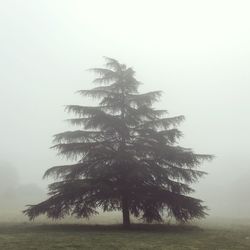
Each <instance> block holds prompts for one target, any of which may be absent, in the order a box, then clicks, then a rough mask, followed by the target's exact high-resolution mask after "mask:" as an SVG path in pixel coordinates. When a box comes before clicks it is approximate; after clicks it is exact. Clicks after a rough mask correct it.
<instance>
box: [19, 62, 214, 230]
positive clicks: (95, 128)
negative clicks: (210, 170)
mask: <svg viewBox="0 0 250 250" xmlns="http://www.w3.org/2000/svg"><path fill="white" fill-rule="evenodd" d="M105 59H106V68H94V69H92V71H93V72H95V73H96V74H98V78H96V79H95V80H94V83H97V84H99V86H98V87H95V88H93V89H90V90H80V91H79V94H81V95H82V96H89V97H93V98H96V99H98V100H99V105H98V106H95V107H94V106H78V105H69V106H67V107H66V110H67V111H68V112H70V113H73V114H75V115H76V116H77V118H75V119H70V120H69V121H70V122H71V123H72V124H74V125H77V126H79V127H80V128H81V129H82V130H76V131H67V132H63V133H60V134H57V135H55V138H54V139H55V143H57V144H56V145H55V146H53V148H55V149H57V150H58V152H59V153H60V154H62V155H64V156H66V157H67V158H69V159H75V160H76V161H77V162H76V163H75V164H71V165H64V166H55V167H52V168H50V169H48V170H47V171H46V172H45V174H44V177H47V176H54V177H55V178H56V179H58V181H57V182H55V183H53V184H51V185H49V196H50V197H49V198H48V199H47V200H45V201H43V202H41V203H39V204H37V205H29V207H28V208H27V209H26V210H25V211H24V213H25V214H27V215H28V216H29V218H30V219H34V218H35V217H36V216H38V215H40V214H46V215H47V216H48V217H50V218H62V217H64V216H65V215H75V216H77V217H84V218H88V217H89V216H91V215H93V214H96V213H97V211H96V209H97V208H102V209H103V211H113V210H120V211H122V214H123V225H124V226H129V225H130V214H131V215H133V216H135V217H139V218H142V219H143V220H144V221H146V222H149V223H150V222H153V221H157V222H161V221H162V220H163V212H167V213H168V215H169V216H173V217H175V218H176V219H177V220H180V221H184V222H185V221H188V220H191V219H193V218H202V217H204V216H205V215H206V213H205V209H206V207H205V206H203V205H202V201H201V200H199V199H195V198H192V197H190V196H188V194H189V193H191V192H192V191H193V189H192V188H191V187H190V184H191V183H193V182H195V181H197V179H198V178H199V177H201V176H202V175H204V174H205V172H203V171H198V170H197V168H196V167H197V166H199V165H200V164H201V163H202V161H203V160H209V159H211V158H212V156H211V155H204V154H195V153H193V152H192V151H191V150H190V149H187V148H183V147H180V146H178V144H177V141H178V138H180V137H181V135H182V134H181V132H180V131H179V130H178V129H177V128H176V126H177V125H178V124H179V123H180V122H181V121H183V119H184V117H183V116H176V117H167V116H166V115H167V112H166V110H157V109H154V108H153V107H152V105H153V103H154V102H155V101H157V100H158V98H159V97H160V95H161V92H160V91H154V92H149V93H145V94H139V93H138V86H139V85H140V83H139V82H138V81H137V80H136V79H135V72H134V70H133V69H132V68H129V67H127V66H126V65H124V64H120V63H119V62H118V61H117V60H114V59H111V58H105Z"/></svg>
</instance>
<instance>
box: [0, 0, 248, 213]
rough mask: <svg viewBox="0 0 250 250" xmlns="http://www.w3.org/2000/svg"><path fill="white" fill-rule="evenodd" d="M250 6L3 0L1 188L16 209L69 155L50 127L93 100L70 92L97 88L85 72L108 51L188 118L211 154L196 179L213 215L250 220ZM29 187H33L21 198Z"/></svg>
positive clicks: (186, 129)
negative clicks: (59, 148)
mask: <svg viewBox="0 0 250 250" xmlns="http://www.w3.org/2000/svg"><path fill="white" fill-rule="evenodd" d="M249 8H250V3H249V1H226V0H225V1H222V0H221V1H220V0H216V1H198V0H197V1H192V0H190V1H184V0H183V1H166V0H165V1H164V0H162V1H161V0H155V1H146V0H144V1H142V0H137V1H132V0H127V1H120V0H116V1H115V0H113V1H111V0H107V1H97V0H92V1H87V0H86V1H80V0H74V1H66V0H53V1H48V0H44V1H32V0H25V1H20V0H16V1H14V0H9V1H3V0H2V1H0V30H1V32H0V52H1V53H0V54H1V57H0V66H1V70H0V105H1V130H0V138H1V141H0V152H1V154H0V162H1V165H0V175H1V176H0V182H1V183H0V189H1V197H3V196H4V194H3V193H4V190H8V191H9V192H10V191H11V190H12V191H13V193H15V194H17V196H19V198H20V197H21V196H22V197H23V199H22V201H21V206H20V207H22V206H23V204H30V203H32V202H37V200H39V199H38V197H43V195H44V193H45V192H46V186H47V184H48V182H49V181H51V180H42V175H43V173H44V171H45V170H46V169H48V168H49V167H51V166H54V165H59V164H60V163H62V162H64V161H65V160H64V159H62V158H60V157H58V156H57V154H56V152H55V151H53V150H52V149H50V146H52V135H53V134H56V133H58V132H62V131H65V130H69V129H70V128H72V127H70V126H69V125H68V124H67V123H66V122H64V120H65V119H67V118H69V116H68V115H67V114H66V113H65V112H64V105H67V104H84V103H85V104H86V103H87V102H88V100H86V99H82V98H81V97H80V96H78V95H76V94H75V92H76V91H77V90H79V89H88V88H91V87H92V86H93V84H92V83H91V81H92V80H93V78H94V75H93V74H91V73H89V72H88V71H86V69H88V68H91V67H100V66H102V65H103V63H104V61H103V58H102V56H108V57H113V58H116V59H117V60H119V61H121V62H123V63H125V64H127V65H129V66H132V67H133V68H134V69H135V71H136V72H137V74H136V76H137V79H138V80H139V81H141V82H143V83H144V84H143V85H142V87H141V89H140V90H141V91H142V92H145V91H151V90H162V91H163V92H164V95H163V96H162V99H161V101H160V102H159V103H158V104H157V106H158V107H161V108H162V109H167V110H168V111H169V113H170V115H179V114H182V115H185V117H186V120H185V122H184V123H183V124H182V125H181V126H180V129H181V130H182V131H183V133H184V138H183V139H182V140H181V145H183V146H186V147H190V148H192V149H194V151H195V152H197V153H208V154H213V155H215V156H216V158H215V159H214V160H213V161H212V162H209V163H205V164H204V165H203V166H202V169H203V170H205V171H207V172H208V175H207V176H205V177H204V178H202V179H200V181H199V183H198V184H195V185H194V187H195V188H196V190H197V192H196V193H195V196H196V197H199V198H201V199H202V200H204V201H205V204H206V205H207V206H208V207H209V208H210V211H209V213H210V214H211V216H228V217H229V216H233V217H249V210H250V199H249V191H250V182H249V178H250V154H249V148H250V142H249V138H250V118H249V109H250V98H249V93H250V87H249V83H250V73H249V72H250V70H249V66H250V30H249V29H250V28H249V23H250V16H249ZM88 104H89V103H88ZM21 187H23V189H25V188H24V187H26V189H25V190H26V191H25V190H23V192H21V191H20V190H22V189H21ZM36 188H37V189H36ZM27 190H37V193H36V195H34V196H32V195H20V193H22V194H24V193H25V194H27ZM13 200H15V199H13ZM3 201H4V198H1V204H3ZM10 206H15V205H13V204H12V205H11V204H10Z"/></svg>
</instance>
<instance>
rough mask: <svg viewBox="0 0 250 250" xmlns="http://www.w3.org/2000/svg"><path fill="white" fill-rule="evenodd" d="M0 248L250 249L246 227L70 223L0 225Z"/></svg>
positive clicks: (249, 237) (100, 249) (23, 249)
mask: <svg viewBox="0 0 250 250" xmlns="http://www.w3.org/2000/svg"><path fill="white" fill-rule="evenodd" d="M0 249H1V250H9V249H11V250H17V249H18V250H29V249H41V250H45V249H46V250H47V249H48V250H53V249H67V250H73V249H93V250H94V249H99V250H105V249H108V250H112V249H119V250H125V249H127V250H133V249H141V250H142V249H157V250H161V249H177V250H179V249H180V250H181V249H193V250H194V249H208V250H213V249H216V250H219V249H220V250H222V249H224V250H230V249H232V250H235V249H250V226H241V227H234V228H217V229H212V228H199V227H196V226H169V225H168V226H167V225H165V226H164V225H149V226H145V225H133V227H132V228H131V230H129V231H128V230H124V229H122V228H121V227H120V226H115V225H112V226H94V225H92V226H90V225H73V224H61V225H60V224H54V225H53V224H51V225H48V224H45V225H39V224H30V223H19V224H13V223H12V224H11V223H3V224H0Z"/></svg>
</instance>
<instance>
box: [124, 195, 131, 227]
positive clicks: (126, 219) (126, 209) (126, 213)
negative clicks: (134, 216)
mask: <svg viewBox="0 0 250 250" xmlns="http://www.w3.org/2000/svg"><path fill="white" fill-rule="evenodd" d="M122 216H123V227H124V228H128V227H129V226H130V217H129V207H128V200H127V198H125V197H124V198H123V199H122Z"/></svg>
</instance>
